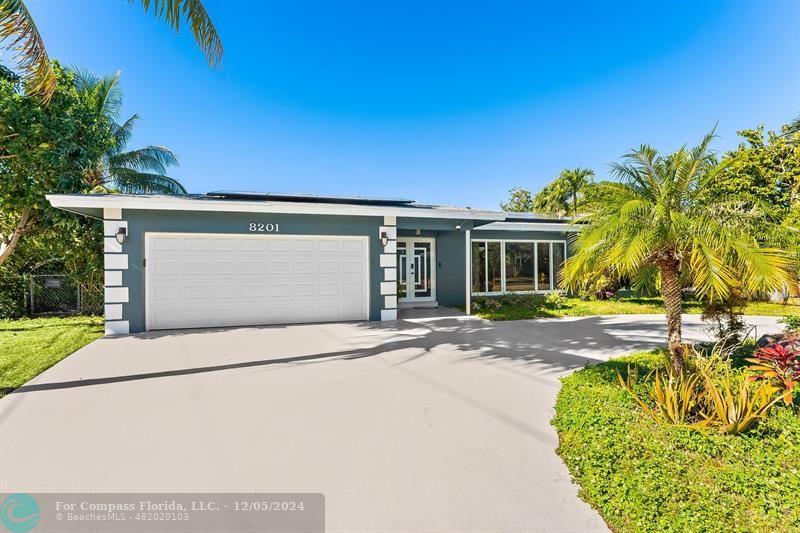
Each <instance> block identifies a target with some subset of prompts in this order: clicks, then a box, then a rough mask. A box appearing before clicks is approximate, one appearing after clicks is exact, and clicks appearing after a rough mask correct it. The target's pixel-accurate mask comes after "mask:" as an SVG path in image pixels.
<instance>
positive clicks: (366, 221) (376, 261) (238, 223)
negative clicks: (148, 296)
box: [122, 210, 383, 333]
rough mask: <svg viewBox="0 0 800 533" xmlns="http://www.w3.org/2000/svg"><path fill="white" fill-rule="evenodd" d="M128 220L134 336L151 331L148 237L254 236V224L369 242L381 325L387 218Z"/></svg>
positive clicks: (374, 315)
mask: <svg viewBox="0 0 800 533" xmlns="http://www.w3.org/2000/svg"><path fill="white" fill-rule="evenodd" d="M122 218H123V219H124V220H126V221H127V223H128V239H127V240H126V241H125V244H124V245H123V247H122V252H123V253H126V254H128V269H127V270H125V271H123V274H122V282H123V285H124V286H125V287H127V288H128V293H129V301H128V303H126V304H124V305H123V317H122V318H123V320H127V321H128V322H129V325H130V332H131V333H134V332H140V331H144V329H145V309H144V306H145V283H144V282H145V278H144V276H145V269H144V267H143V261H144V248H145V238H144V234H145V233H146V232H178V233H222V234H244V235H252V232H250V231H249V230H248V227H249V224H250V223H251V222H259V223H260V222H264V223H267V222H271V223H275V224H280V229H281V231H280V234H281V235H349V236H354V235H360V236H367V237H369V254H370V258H369V262H370V314H369V316H370V320H380V318H381V317H380V312H381V305H382V304H381V302H382V301H383V296H382V295H381V293H380V283H381V281H383V271H382V269H381V268H380V266H379V265H380V254H381V250H382V246H381V243H380V238H379V235H380V234H379V227H380V226H381V225H383V218H382V217H362V216H330V215H287V214H264V213H217V212H193V211H141V210H124V211H123V214H122Z"/></svg>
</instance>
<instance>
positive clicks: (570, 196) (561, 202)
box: [534, 168, 594, 216]
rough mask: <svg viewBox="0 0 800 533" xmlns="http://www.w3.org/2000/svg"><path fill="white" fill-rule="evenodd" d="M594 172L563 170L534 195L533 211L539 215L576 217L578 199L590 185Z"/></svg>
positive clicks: (580, 169) (582, 169) (585, 169)
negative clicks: (569, 215) (568, 215)
mask: <svg viewBox="0 0 800 533" xmlns="http://www.w3.org/2000/svg"><path fill="white" fill-rule="evenodd" d="M593 177H594V171H593V170H590V169H588V168H573V169H566V168H565V169H564V170H562V171H561V174H559V176H558V177H557V178H556V179H555V180H553V181H552V182H550V183H548V184H547V185H545V187H544V188H543V189H542V190H541V191H539V193H537V194H536V197H535V198H534V209H535V210H536V211H539V212H541V213H551V214H554V215H566V214H568V213H571V214H572V216H578V205H579V198H580V197H581V196H582V195H583V193H585V192H586V189H587V187H588V186H589V185H591V184H592V178H593Z"/></svg>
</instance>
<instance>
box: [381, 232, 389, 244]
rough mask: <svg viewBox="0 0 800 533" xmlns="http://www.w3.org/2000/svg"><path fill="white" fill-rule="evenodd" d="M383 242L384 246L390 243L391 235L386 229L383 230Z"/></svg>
mask: <svg viewBox="0 0 800 533" xmlns="http://www.w3.org/2000/svg"><path fill="white" fill-rule="evenodd" d="M381 244H382V245H384V246H386V245H387V244H389V235H388V234H387V233H386V232H385V231H382V232H381Z"/></svg>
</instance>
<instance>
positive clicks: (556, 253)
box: [553, 242, 567, 289]
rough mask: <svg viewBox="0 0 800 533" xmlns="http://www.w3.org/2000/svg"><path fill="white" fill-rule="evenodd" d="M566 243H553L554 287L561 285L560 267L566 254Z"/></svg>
mask: <svg viewBox="0 0 800 533" xmlns="http://www.w3.org/2000/svg"><path fill="white" fill-rule="evenodd" d="M566 252H567V243H565V242H554V243H553V276H555V278H556V279H555V283H554V284H553V287H554V288H556V289H557V288H558V287H559V285H561V268H562V267H563V266H564V260H565V259H566V256H567V253H566Z"/></svg>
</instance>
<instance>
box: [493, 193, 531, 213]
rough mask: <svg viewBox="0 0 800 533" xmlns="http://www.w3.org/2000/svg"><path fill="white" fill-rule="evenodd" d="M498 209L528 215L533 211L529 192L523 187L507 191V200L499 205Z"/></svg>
mask: <svg viewBox="0 0 800 533" xmlns="http://www.w3.org/2000/svg"><path fill="white" fill-rule="evenodd" d="M500 209H502V210H503V211H508V212H509V213H530V212H531V211H533V196H532V195H531V191H529V190H528V189H525V188H523V187H514V188H512V189H511V190H510V191H508V200H506V201H505V202H502V203H501V204H500Z"/></svg>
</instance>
